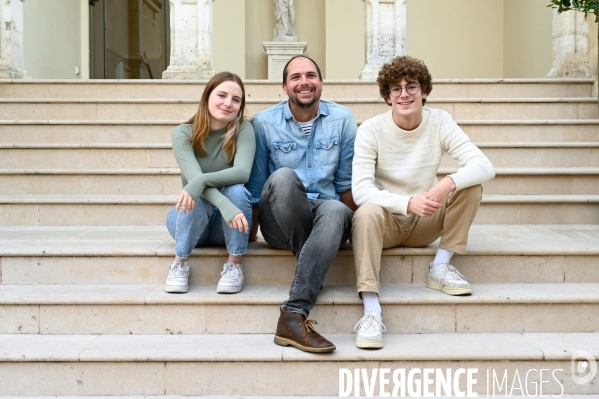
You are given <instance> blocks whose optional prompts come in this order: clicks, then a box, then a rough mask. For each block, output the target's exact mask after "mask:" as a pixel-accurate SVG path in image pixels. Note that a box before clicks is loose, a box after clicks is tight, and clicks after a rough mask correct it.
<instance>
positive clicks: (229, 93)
mask: <svg viewBox="0 0 599 399" xmlns="http://www.w3.org/2000/svg"><path fill="white" fill-rule="evenodd" d="M242 98H243V92H242V90H241V87H240V86H239V85H238V84H237V83H236V82H233V81H226V82H223V83H221V84H220V85H218V86H216V87H215V88H214V90H212V93H210V96H209V97H208V112H209V113H210V129H211V130H216V129H221V128H223V127H225V126H227V125H228V124H229V122H231V121H232V120H234V119H235V118H237V116H238V115H239V110H240V108H241V100H242Z"/></svg>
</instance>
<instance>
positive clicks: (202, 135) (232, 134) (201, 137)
mask: <svg viewBox="0 0 599 399" xmlns="http://www.w3.org/2000/svg"><path fill="white" fill-rule="evenodd" d="M229 81H231V82H235V83H237V84H238V85H239V87H241V93H242V95H241V106H240V107H239V114H238V115H237V118H235V119H233V120H232V121H231V122H229V124H228V125H227V132H226V133H225V136H224V138H223V156H224V157H225V158H227V162H229V163H231V162H233V159H234V158H235V139H236V138H237V137H236V136H237V132H238V131H239V126H241V121H242V120H243V117H244V116H245V88H244V87H243V82H242V81H241V79H240V78H239V76H237V75H235V74H234V73H231V72H220V73H217V74H216V75H214V76H213V77H212V78H211V79H210V81H208V84H207V85H206V88H205V89H204V93H202V98H201V100H200V105H199V106H198V112H196V114H195V115H194V116H192V117H191V119H189V120H188V121H187V122H185V123H190V124H193V129H192V133H191V137H190V138H189V141H190V142H191V146H192V147H193V150H194V151H195V152H196V154H198V155H200V156H204V155H206V148H205V147H204V142H205V141H206V137H208V135H209V134H210V111H209V110H208V98H209V97H210V94H211V93H212V91H213V90H214V89H215V88H216V87H218V86H219V85H221V84H222V83H224V82H229Z"/></svg>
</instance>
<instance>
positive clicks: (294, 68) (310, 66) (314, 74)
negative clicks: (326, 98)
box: [283, 57, 322, 112]
mask: <svg viewBox="0 0 599 399" xmlns="http://www.w3.org/2000/svg"><path fill="white" fill-rule="evenodd" d="M283 91H284V92H285V94H287V96H289V102H290V108H291V111H292V112H293V108H294V107H297V108H302V109H310V108H312V107H316V108H318V104H319V100H320V95H321V94H322V80H320V76H319V75H318V71H317V70H316V66H315V65H314V63H312V61H310V60H309V59H307V58H302V57H299V58H296V59H294V60H293V61H291V62H290V63H289V65H288V66H287V81H286V82H285V84H283Z"/></svg>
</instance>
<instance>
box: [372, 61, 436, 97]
mask: <svg viewBox="0 0 599 399" xmlns="http://www.w3.org/2000/svg"><path fill="white" fill-rule="evenodd" d="M405 77H410V78H412V79H416V80H417V81H418V83H419V84H420V90H422V93H423V94H426V95H429V94H430V92H431V91H433V77H432V76H431V74H430V72H429V71H428V68H427V67H426V65H425V64H424V61H422V60H419V59H418V58H414V57H410V56H408V55H400V56H398V57H395V58H393V59H392V60H391V62H388V63H386V64H385V65H383V66H382V68H381V70H380V71H379V77H378V78H377V80H376V82H377V83H378V84H379V92H380V93H381V97H383V98H384V99H385V101H386V102H387V105H391V104H389V96H390V90H391V86H397V85H398V84H399V82H400V81H401V80H402V79H403V78H405ZM424 104H426V98H423V99H422V105H424Z"/></svg>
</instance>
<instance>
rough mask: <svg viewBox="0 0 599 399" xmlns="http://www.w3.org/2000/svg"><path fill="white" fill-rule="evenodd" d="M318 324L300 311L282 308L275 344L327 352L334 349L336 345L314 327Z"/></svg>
mask: <svg viewBox="0 0 599 399" xmlns="http://www.w3.org/2000/svg"><path fill="white" fill-rule="evenodd" d="M313 324H317V323H316V321H314V320H309V319H308V320H307V319H306V316H304V315H303V314H299V313H293V312H286V311H284V310H281V316H279V322H278V323H277V332H276V333H275V344H277V345H281V346H288V345H292V346H295V347H296V348H297V349H301V350H303V351H306V352H315V353H325V352H332V351H334V350H335V349H336V348H335V345H333V343H332V342H330V341H329V340H327V339H326V338H325V337H323V336H322V335H320V334H319V333H317V332H316V331H315V330H314V327H312V325H313Z"/></svg>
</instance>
